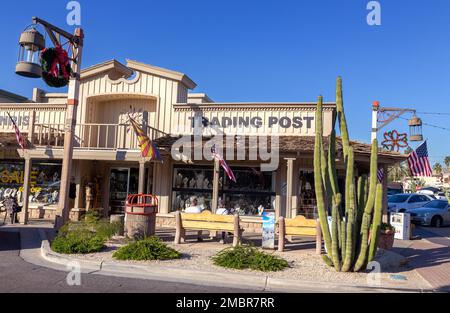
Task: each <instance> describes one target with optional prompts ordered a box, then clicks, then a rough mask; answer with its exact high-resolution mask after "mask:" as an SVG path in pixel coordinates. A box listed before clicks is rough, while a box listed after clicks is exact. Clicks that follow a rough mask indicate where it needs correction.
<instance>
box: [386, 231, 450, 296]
mask: <svg viewBox="0 0 450 313" xmlns="http://www.w3.org/2000/svg"><path fill="white" fill-rule="evenodd" d="M414 235H415V236H419V237H420V238H422V240H412V241H409V242H407V243H406V245H405V246H403V247H396V248H394V251H395V252H397V253H399V254H401V255H403V256H404V257H406V258H407V259H408V261H409V265H410V266H411V267H412V268H415V269H416V270H417V272H418V273H419V275H421V276H422V277H423V278H424V279H425V280H426V281H427V282H428V283H429V284H430V285H431V286H432V288H433V289H434V290H436V291H440V292H450V239H449V238H450V227H445V228H439V229H438V228H430V227H418V228H417V229H416V230H415V232H414Z"/></svg>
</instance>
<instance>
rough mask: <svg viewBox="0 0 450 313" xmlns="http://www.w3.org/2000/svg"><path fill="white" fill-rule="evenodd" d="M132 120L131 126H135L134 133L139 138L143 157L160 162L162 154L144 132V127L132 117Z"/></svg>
mask: <svg viewBox="0 0 450 313" xmlns="http://www.w3.org/2000/svg"><path fill="white" fill-rule="evenodd" d="M128 117H129V118H130V122H131V125H132V126H133V129H134V132H135V133H136V136H137V137H138V141H139V147H140V148H141V152H142V157H143V158H150V159H152V160H160V159H162V158H161V154H160V152H159V150H158V148H157V147H156V145H155V144H154V143H153V142H152V141H151V140H150V138H149V137H148V136H147V134H146V133H145V132H144V131H143V130H142V127H141V126H139V124H138V123H137V122H136V121H135V120H134V119H133V118H132V117H131V116H128Z"/></svg>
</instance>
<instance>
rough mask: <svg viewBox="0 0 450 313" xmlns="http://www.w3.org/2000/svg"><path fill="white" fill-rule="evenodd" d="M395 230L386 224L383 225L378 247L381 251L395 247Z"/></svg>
mask: <svg viewBox="0 0 450 313" xmlns="http://www.w3.org/2000/svg"><path fill="white" fill-rule="evenodd" d="M394 236H395V228H394V227H393V226H392V225H390V224H386V223H382V224H381V236H380V242H379V244H378V246H379V247H380V248H381V249H385V250H390V249H392V247H393V246H394Z"/></svg>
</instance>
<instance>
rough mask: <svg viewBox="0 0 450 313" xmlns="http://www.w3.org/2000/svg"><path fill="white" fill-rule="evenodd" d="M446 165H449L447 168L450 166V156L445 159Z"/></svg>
mask: <svg viewBox="0 0 450 313" xmlns="http://www.w3.org/2000/svg"><path fill="white" fill-rule="evenodd" d="M444 163H445V166H447V169H448V168H449V167H450V156H446V157H445V159H444Z"/></svg>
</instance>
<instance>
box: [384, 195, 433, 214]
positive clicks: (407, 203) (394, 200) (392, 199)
mask: <svg viewBox="0 0 450 313" xmlns="http://www.w3.org/2000/svg"><path fill="white" fill-rule="evenodd" d="M432 200H434V198H433V197H431V196H429V195H424V194H417V193H402V194H398V195H393V196H389V197H388V210H389V212H391V213H405V212H407V211H408V210H411V209H415V208H420V207H423V206H424V205H425V204H427V203H428V202H430V201H432Z"/></svg>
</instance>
